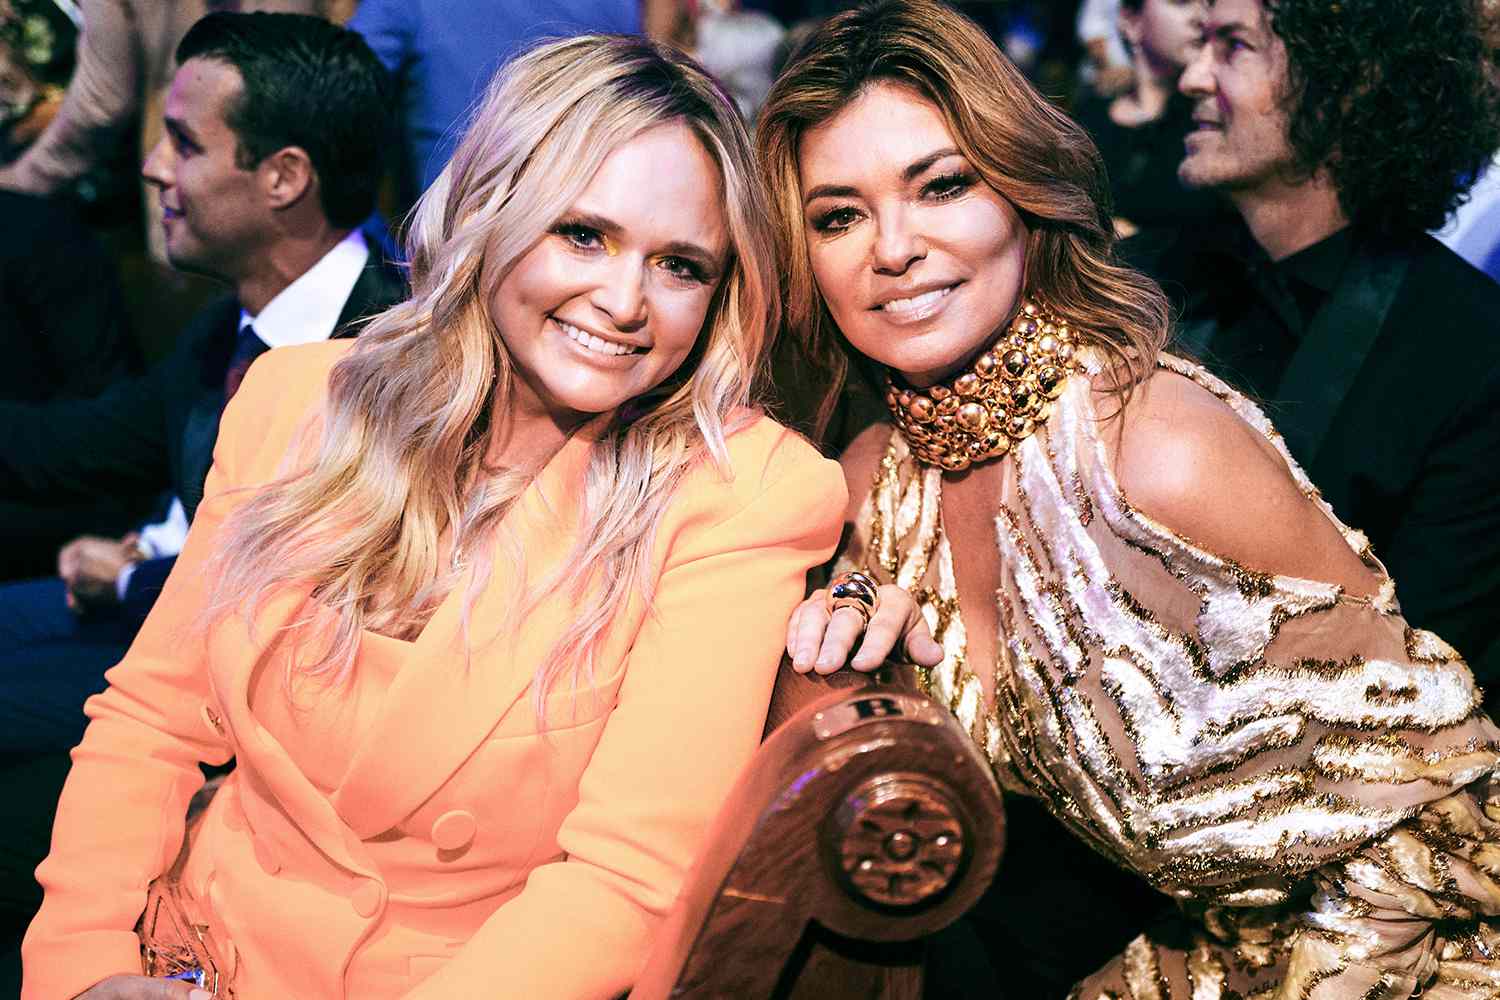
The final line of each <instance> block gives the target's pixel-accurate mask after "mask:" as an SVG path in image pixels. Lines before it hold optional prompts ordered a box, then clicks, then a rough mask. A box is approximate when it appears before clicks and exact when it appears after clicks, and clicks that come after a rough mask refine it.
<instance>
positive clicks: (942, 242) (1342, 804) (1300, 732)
mask: <svg viewBox="0 0 1500 1000" xmlns="http://www.w3.org/2000/svg"><path fill="white" fill-rule="evenodd" d="M801 51H802V53H803V54H802V56H801V58H800V59H799V60H798V61H797V62H795V63H794V64H793V65H792V66H791V67H790V68H788V69H787V70H786V72H785V73H784V75H783V76H782V78H781V79H780V80H779V81H778V82H777V83H776V85H775V86H774V87H773V88H772V91H771V94H770V96H769V98H768V100H767V103H766V106H765V110H764V112H763V115H762V118H761V121H760V124H759V126H758V128H757V132H756V137H757V142H758V143H759V151H760V154H761V158H762V162H763V165H764V167H765V168H766V169H767V171H768V172H769V175H770V177H771V181H772V183H773V185H774V187H775V191H776V195H777V217H778V220H779V222H780V225H781V229H782V236H783V246H784V248H785V249H784V253H785V255H786V262H787V266H788V269H789V273H790V289H789V299H788V310H789V315H790V321H791V326H792V328H793V329H794V330H796V331H797V332H798V333H799V334H800V335H801V336H802V337H803V338H805V341H806V343H807V344H808V346H809V349H810V351H811V352H812V353H813V354H815V355H818V356H822V357H824V358H826V359H828V361H829V362H830V364H831V365H832V367H833V368H834V370H835V371H837V372H842V371H843V370H844V369H845V368H847V367H849V366H850V364H851V363H852V365H853V367H854V368H855V369H856V370H857V371H860V372H868V373H870V374H872V375H874V376H875V377H876V378H877V379H878V380H880V381H881V382H882V383H883V392H884V397H885V399H886V402H887V404H888V406H889V413H890V422H889V423H886V424H882V425H878V426H876V427H872V428H871V429H869V430H868V431H866V432H865V433H863V434H862V435H860V436H859V437H858V438H856V439H855V440H854V441H853V443H852V444H851V445H850V446H849V447H848V449H847V451H846V452H845V454H844V456H843V459H842V462H843V465H844V470H845V475H846V477H847V479H848V482H849V484H850V492H851V494H853V496H852V497H851V503H850V507H849V508H848V511H847V519H848V521H849V522H850V529H851V530H850V540H849V542H848V543H847V545H846V546H845V548H844V549H843V551H842V553H841V556H840V561H841V565H842V567H845V568H859V569H863V570H864V571H865V573H867V574H869V575H870V576H871V577H873V578H874V581H875V583H877V584H883V585H885V586H884V590H883V591H882V596H883V598H885V600H884V602H883V603H884V604H885V605H886V607H884V608H881V609H879V610H876V611H875V613H874V619H873V620H872V621H871V624H870V632H871V635H872V636H873V637H874V638H875V639H876V640H877V641H876V643H875V645H877V646H882V645H883V646H884V647H887V648H888V647H889V646H890V643H891V639H892V637H893V636H894V635H895V634H897V633H898V632H900V631H904V630H905V626H906V624H907V623H906V622H904V621H903V619H904V617H905V615H906V613H907V608H908V604H907V603H906V601H905V600H904V599H903V598H902V596H901V591H900V590H899V589H896V588H895V587H893V586H892V585H899V587H901V588H906V589H907V590H909V591H910V592H911V593H912V594H913V595H914V597H915V600H916V603H917V605H918V606H919V607H920V610H921V612H922V614H923V616H924V620H925V623H926V624H927V625H928V626H930V627H931V629H932V632H933V634H934V637H935V638H936V640H937V642H938V643H939V645H940V646H941V650H940V655H939V656H934V657H928V659H929V662H931V661H933V660H936V662H935V663H933V665H932V666H931V668H930V669H929V670H927V671H925V673H924V675H923V680H924V683H925V685H926V687H927V689H928V690H929V691H930V692H931V693H932V694H933V695H934V696H935V697H937V698H938V699H939V700H941V701H942V702H944V703H946V704H948V705H950V706H951V707H952V709H953V710H954V712H955V713H956V714H957V716H958V718H959V719H960V720H961V721H962V722H963V723H964V724H965V725H966V726H967V727H968V728H969V729H970V731H971V732H972V734H973V737H974V739H975V740H976V741H977V742H978V743H979V745H980V746H981V747H983V749H984V750H985V752H986V753H987V754H988V755H989V757H990V759H991V761H992V762H993V764H994V767H995V771H996V774H997V775H998V777H999V779H1000V781H1001V782H1002V783H1003V784H1004V785H1005V786H1006V787H1007V788H1008V789H1010V790H1012V791H1014V792H1016V793H1019V794H1022V795H1028V796H1034V797H1036V798H1038V799H1040V800H1041V801H1042V802H1043V803H1045V805H1046V807H1047V809H1048V810H1049V811H1050V812H1051V813H1052V814H1053V815H1054V816H1055V817H1056V818H1057V819H1058V820H1060V821H1061V823H1062V824H1063V825H1064V826H1065V827H1067V828H1068V830H1070V831H1071V832H1072V833H1073V834H1074V835H1075V836H1076V837H1078V838H1079V839H1081V840H1082V841H1083V842H1085V843H1087V844H1089V845H1091V846H1092V847H1094V848H1095V849H1096V850H1097V851H1099V852H1100V853H1102V854H1103V855H1104V856H1105V857H1107V858H1108V859H1110V860H1111V861H1112V862H1113V863H1114V864H1116V865H1118V866H1120V867H1122V868H1125V869H1128V870H1130V871H1133V872H1135V873H1136V874H1138V875H1139V876H1142V877H1143V878H1144V879H1145V880H1146V881H1147V882H1149V883H1150V884H1151V885H1152V886H1153V887H1155V888H1156V889H1158V890H1160V891H1161V892H1162V893H1165V894H1166V895H1167V896H1168V897H1170V898H1171V899H1172V900H1174V901H1175V902H1176V903H1178V904H1179V906H1180V908H1181V910H1182V916H1183V918H1184V919H1183V920H1182V921H1179V922H1175V923H1172V924H1170V925H1168V926H1165V927H1158V928H1154V929H1151V930H1147V932H1146V933H1144V934H1142V935H1141V936H1139V937H1137V938H1135V939H1134V940H1133V941H1131V942H1130V943H1129V944H1128V945H1127V946H1126V947H1125V949H1124V952H1123V955H1122V956H1121V957H1120V958H1118V959H1116V960H1115V961H1113V962H1111V963H1109V964H1108V965H1107V966H1106V967H1105V968H1104V969H1103V970H1102V971H1100V972H1098V973H1097V974H1096V975H1094V976H1092V977H1090V978H1088V979H1087V980H1086V981H1085V982H1083V983H1082V984H1080V985H1079V987H1078V988H1077V990H1076V994H1075V995H1076V996H1079V997H1087V998H1104V997H1137V998H1139V997H1162V998H1167V997H1172V998H1188V997H1191V998H1195V1000H1196V998H1206V997H1232V996H1242V997H1252V996H1253V997H1275V998H1278V1000H1293V998H1296V1000H1336V998H1337V1000H1344V998H1348V1000H1353V998H1367V997H1384V998H1396V997H1408V996H1415V995H1417V994H1422V995H1424V996H1426V997H1429V998H1431V997H1442V998H1444V1000H1459V998H1479V997H1493V996H1494V995H1495V992H1496V989H1497V987H1500V960H1497V959H1496V958H1495V957H1494V956H1496V955H1500V925H1497V924H1496V923H1494V922H1493V921H1492V918H1493V917H1495V915H1497V914H1500V881H1497V876H1500V863H1497V860H1500V824H1497V821H1500V794H1497V793H1500V789H1497V788H1496V786H1495V784H1494V778H1493V776H1494V775H1495V773H1496V771H1497V767H1500V731H1497V729H1496V727H1495V726H1494V725H1493V724H1492V723H1491V722H1490V720H1489V719H1488V718H1486V717H1485V716H1484V715H1483V713H1482V712H1481V711H1480V710H1479V695H1478V693H1477V691H1476V690H1475V687H1474V684H1473V678H1472V677H1471V676H1470V674H1469V671H1468V668H1467V667H1466V666H1465V665H1464V664H1463V662H1462V661H1461V660H1460V659H1459V658H1458V656H1457V654H1456V653H1454V651H1453V650H1452V649H1451V648H1450V647H1449V646H1448V645H1447V644H1446V643H1444V642H1443V641H1442V640H1441V639H1439V638H1438V637H1437V636H1435V635H1432V634H1431V633H1428V632H1423V631H1421V630H1418V629H1413V628H1411V627H1409V626H1408V625H1407V624H1406V622H1405V621H1404V620H1403V619H1402V617H1401V614H1400V610H1399V608H1398V607H1397V605H1396V602H1395V598H1394V587H1393V585H1392V582H1391V580H1390V578H1389V577H1388V576H1387V575H1386V573H1385V571H1384V569H1383V567H1382V566H1381V564H1380V563H1379V562H1378V561H1377V560H1376V558H1375V556H1374V554H1372V553H1371V552H1370V550H1369V546H1368V544H1367V543H1366V542H1365V541H1364V539H1363V536H1362V535H1360V533H1359V532H1357V531H1354V530H1352V529H1350V528H1348V527H1346V526H1344V525H1343V524H1341V523H1340V522H1339V521H1338V519H1337V518H1336V517H1335V516H1334V514H1333V512H1332V511H1331V510H1330V509H1329V508H1328V506H1327V505H1326V504H1325V503H1324V502H1323V501H1322V499H1321V498H1320V497H1319V495H1318V492H1317V490H1316V489H1315V488H1314V487H1313V485H1312V484H1311V483H1309V482H1308V481H1307V479H1306V477H1305V476H1304V475H1303V474H1302V472H1301V470H1300V469H1299V468H1298V467H1297V466H1296V464H1295V463H1294V462H1293V461H1292V460H1291V459H1290V457H1289V456H1288V455H1287V452H1286V450H1285V448H1284V447H1283V446H1282V443H1281V440H1280V437H1279V436H1278V435H1277V434H1276V432H1275V430H1274V429H1273V428H1272V427H1271V426H1270V425H1269V424H1268V423H1267V421H1266V419H1265V417H1264V416H1263V415H1262V414H1261V413H1260V412H1259V411H1258V410H1257V409H1256V408H1255V407H1254V406H1253V405H1252V404H1250V403H1249V402H1247V401H1246V400H1245V399H1244V398H1243V397H1241V396H1239V395H1238V394H1236V393H1235V392H1233V391H1232V390H1230V389H1229V388H1227V387H1226V386H1225V385H1223V384H1222V383H1220V382H1218V381H1216V380H1215V379H1213V378H1212V377H1210V376H1209V375H1207V374H1205V373H1204V372H1203V371H1202V370H1201V369H1199V368H1197V367H1195V366H1193V365H1191V364H1188V363H1186V362H1183V361H1181V360H1178V359H1176V358H1173V357H1171V356H1170V355H1168V354H1164V353H1161V352H1160V348H1161V344H1162V341H1163V339H1164V337H1165V332H1166V326H1167V316H1166V309H1165V307H1164V304H1163V300H1162V297H1161V294H1160V292H1159V291H1158V290H1157V288H1156V287H1155V286H1154V285H1152V284H1151V283H1149V282H1148V281H1146V280H1144V279H1143V278H1141V277H1140V276H1138V275H1136V274H1133V273H1132V272H1130V271H1128V270H1126V269H1123V268H1121V267H1120V266H1118V265H1117V264H1115V263H1114V262H1113V259H1112V256H1111V251H1110V244H1111V240H1112V236H1111V229H1110V224H1109V218H1108V216H1107V214H1106V211H1105V207H1104V206H1105V203H1106V201H1105V199H1104V197H1103V196H1102V195H1103V183H1104V179H1103V175H1102V170H1101V168H1100V165H1099V159H1098V154H1097V153H1096V152H1095V150H1094V148H1093V146H1092V144H1091V143H1090V142H1089V141H1088V140H1087V138H1086V137H1085V136H1084V135H1083V134H1082V132H1081V131H1080V130H1079V128H1078V127H1077V126H1076V125H1075V124H1074V123H1072V122H1071V121H1069V120H1068V119H1067V118H1065V117H1064V116H1062V115H1061V114H1060V113H1058V112H1057V111H1056V110H1054V109H1053V108H1052V107H1051V106H1050V105H1049V104H1048V103H1047V102H1046V101H1045V100H1044V99H1043V98H1042V97H1041V96H1040V95H1038V94H1037V93H1036V92H1035V91H1034V90H1033V89H1032V88H1031V87H1030V86H1029V85H1028V84H1027V83H1026V82H1025V80H1024V79H1023V78H1022V77H1021V76H1020V75H1019V74H1018V73H1017V72H1016V71H1015V69H1014V67H1012V66H1011V65H1010V64H1009V63H1008V62H1006V61H1005V59H1004V58H1003V57H1002V56H1001V55H1000V53H999V52H998V51H997V50H996V49H995V47H994V45H993V44H992V43H991V42H990V41H989V39H988V38H986V37H985V36H984V34H983V33H982V32H981V31H979V30H978V29H977V28H976V27H975V26H974V25H972V24H971V23H969V22H968V21H966V20H965V19H964V18H962V17H961V16H959V15H958V14H957V13H955V12H954V11H952V10H951V9H949V8H947V7H944V6H942V5H941V4H938V3H936V2H933V0H884V2H881V3H877V4H873V5H870V6H866V7H862V8H860V9H859V10H856V11H852V12H849V13H846V14H842V15H839V16H837V17H835V18H833V19H831V20H830V21H829V22H827V23H826V24H825V25H824V26H823V27H822V28H821V29H820V30H819V31H818V33H817V34H815V35H814V37H813V38H811V39H810V40H809V41H808V43H807V44H806V46H805V47H804V48H803V49H802V50H801ZM835 384H836V383H835ZM860 587H861V585H860V582H859V581H858V580H857V579H856V580H855V582H854V584H853V585H850V584H848V583H845V584H844V585H843V588H842V591H841V592H840V595H839V597H838V600H837V601H836V602H835V603H836V604H838V603H843V604H848V603H854V604H856V605H857V604H860V603H862V602H863V603H866V604H867V603H868V602H867V600H866V599H867V598H868V597H869V596H871V595H870V594H868V593H867V592H866V593H861V592H860ZM869 610H870V609H869V608H868V606H866V607H864V608H858V607H856V608H854V609H851V610H845V609H844V608H842V607H835V610H834V612H833V615H832V618H831V621H830V615H829V612H828V611H827V610H826V609H825V607H824V605H823V601H822V599H821V595H816V596H815V599H814V600H812V601H810V602H808V603H806V604H804V605H803V606H802V607H801V608H800V609H799V612H798V614H797V618H796V620H795V621H794V622H793V623H792V626H791V634H790V643H789V648H790V651H791V653H792V655H793V656H794V659H795V660H796V661H797V662H798V664H799V665H800V666H802V667H803V668H804V669H806V668H818V669H834V668H837V666H838V665H839V663H840V662H841V661H842V658H843V655H844V653H845V652H846V651H847V650H848V648H849V646H850V644H851V642H852V640H853V637H854V636H855V635H856V634H857V633H858V632H859V630H860V625H861V618H862V612H868V611H869ZM825 630H826V634H825ZM921 631H922V630H921V629H920V628H918V629H914V630H913V635H912V637H911V638H910V641H909V645H911V646H912V650H911V651H912V652H913V653H914V654H921V655H924V656H925V654H926V653H929V652H935V651H933V650H925V651H924V649H923V647H924V646H925V642H924V641H923V639H922V636H921ZM820 641H822V642H823V643H824V645H823V646H822V647H821V655H820V645H819V643H820ZM866 642H867V643H868V642H869V638H868V637H867V640H866ZM881 652H883V649H870V650H865V649H861V651H860V653H859V654H857V662H858V663H860V664H861V665H862V664H864V663H868V662H870V660H871V659H873V660H875V661H877V662H878V660H879V658H880V653H881ZM1012 864H1020V865H1022V866H1023V867H1024V866H1025V865H1032V866H1035V865H1037V864H1038V859H1037V858H1035V857H1032V858H1028V859H1015V861H1013V863H1012ZM1012 871H1015V868H1014V867H1011V866H1006V867H1003V868H1002V870H1001V873H1000V876H999V880H1000V882H1001V883H1002V887H1003V883H1004V882H1005V880H1006V879H1007V878H1008V877H1011V876H1010V874H1009V873H1010V872H1012ZM1019 877H1022V878H1025V877H1026V872H1025V871H1024V870H1023V871H1020V872H1019ZM1073 891H1075V892H1076V893H1077V894H1078V896H1079V898H1082V899H1084V900H1085V901H1086V902H1087V904H1088V905H1092V906H1094V907H1095V908H1096V909H1098V910H1101V911H1103V910H1104V909H1105V906H1106V905H1107V904H1104V905H1101V902H1100V901H1099V900H1098V899H1095V898H1091V893H1090V890H1089V887H1088V886H1087V885H1084V886H1081V887H1075V888H1074V890H1073ZM1070 902H1071V901H1070V900H1069V899H1066V898H1058V899H1055V900H1049V899H1046V898H1040V899H1034V900H1032V903H1031V907H1030V909H1029V910H1028V911H1027V912H1026V913H1024V914H1022V918H1023V919H1029V920H1031V921H1033V922H1036V923H1047V922H1049V921H1051V920H1053V919H1054V908H1055V907H1059V906H1060V907H1067V906H1068V905H1070ZM1100 915H1101V917H1107V916H1108V914H1107V913H1102V912H1101V914H1100ZM1141 930H1146V928H1144V927H1142V928H1141ZM1088 937H1089V934H1088V932H1087V931H1085V932H1083V933H1081V934H1079V935H1078V937H1077V939H1076V940H1075V941H1074V947H1075V948H1076V949H1078V950H1080V951H1081V950H1083V949H1086V948H1087V947H1088V946H1089V944H1090V942H1089V941H1088V940H1087V938H1088ZM1027 957H1028V956H1027V955H1026V954H1025V952H1024V950H1023V949H1021V948H1014V947H1013V949H1012V951H1011V953H1010V955H1009V956H1007V958H1009V959H1010V960H1011V961H1013V962H1014V963H1015V964H1021V963H1023V962H1025V961H1026V959H1027ZM1002 961H1004V959H1003V960H1002ZM1010 968H1011V965H1010V964H1002V965H1000V966H998V970H999V972H1000V979H1001V986H1002V989H1003V990H1004V991H1005V992H1006V993H1007V994H1009V993H1011V992H1014V993H1016V994H1017V995H1028V996H1031V995H1035V996H1042V995H1046V994H1044V993H1042V992H1040V991H1030V990H1028V989H1026V988H1025V987H1017V986H1016V984H1015V983H1012V982H1009V981H1007V978H1006V973H1007V971H1008V970H1009V969H1010Z"/></svg>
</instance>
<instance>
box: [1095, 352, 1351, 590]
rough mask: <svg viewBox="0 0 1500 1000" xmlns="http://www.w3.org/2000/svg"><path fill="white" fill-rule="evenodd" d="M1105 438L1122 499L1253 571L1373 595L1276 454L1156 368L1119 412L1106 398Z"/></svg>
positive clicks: (1210, 398)
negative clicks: (1316, 582) (1313, 581)
mask: <svg viewBox="0 0 1500 1000" xmlns="http://www.w3.org/2000/svg"><path fill="white" fill-rule="evenodd" d="M1099 409H1100V412H1101V414H1105V415H1110V414H1113V415H1112V416H1107V417H1106V424H1105V426H1104V428H1103V433H1104V440H1105V442H1106V445H1107V447H1108V449H1109V454H1110V458H1111V460H1112V461H1113V463H1114V469H1115V478H1116V479H1117V481H1118V482H1119V484H1120V488H1121V490H1122V491H1123V492H1124V494H1125V496H1126V498H1127V499H1128V500H1129V501H1130V503H1131V504H1132V505H1133V506H1134V507H1135V508H1136V509H1137V510H1140V511H1141V512H1143V513H1145V514H1146V515H1147V516H1149V517H1151V518H1152V519H1153V520H1155V521H1157V522H1159V523H1160V524H1162V525H1164V526H1166V527H1168V528H1170V529H1171V530H1172V531H1173V532H1175V533H1176V534H1178V535H1181V536H1183V537H1184V538H1187V539H1189V540H1191V541H1192V542H1194V543H1195V544H1197V545H1199V546H1201V547H1203V548H1205V549H1208V550H1209V551H1211V552H1215V553H1217V554H1219V555H1223V556H1226V557H1228V558H1230V559H1233V560H1235V561H1236V562H1238V563H1241V564H1242V565H1244V566H1247V567H1249V568H1252V569H1256V570H1261V571H1264V572H1269V573H1279V574H1283V575H1288V576H1295V577H1303V578H1306V579H1312V580H1321V581H1326V582H1330V583H1337V584H1340V585H1342V586H1343V587H1345V588H1346V589H1347V590H1348V591H1349V592H1350V593H1354V594H1370V593H1373V592H1374V590H1375V588H1376V586H1377V583H1378V580H1377V577H1376V575H1375V574H1374V572H1373V571H1371V570H1370V569H1369V568H1368V567H1366V566H1365V564H1364V563H1363V562H1362V561H1361V560H1360V559H1359V557H1358V556H1357V555H1356V554H1355V553H1354V552H1353V551H1352V550H1351V549H1350V548H1349V546H1348V545H1347V544H1346V543H1345V542H1344V539H1343V536H1342V535H1341V534H1340V533H1339V530H1338V528H1337V527H1336V526H1335V525H1334V524H1333V522H1332V521H1330V520H1329V519H1328V518H1327V517H1325V516H1324V514H1323V512H1322V510H1321V509H1320V508H1319V506H1318V505H1317V504H1316V503H1315V502H1314V501H1312V500H1311V499H1309V498H1308V497H1307V496H1305V495H1304V494H1303V492H1302V490H1301V488H1300V487H1299V486H1298V484H1297V482H1296V480H1294V479H1293V478H1292V475H1291V471H1290V469H1288V467H1287V465H1286V462H1285V461H1284V460H1283V459H1282V457H1281V455H1280V453H1279V452H1278V451H1277V450H1276V448H1275V447H1274V446H1273V445H1272V444H1271V442H1270V441H1268V440H1267V439H1266V438H1265V437H1264V436H1263V435H1262V434H1261V433H1260V432H1258V431H1257V430H1256V429H1255V428H1254V427H1252V426H1250V425H1249V424H1248V423H1246V422H1245V421H1244V420H1242V419H1241V418H1240V416H1239V414H1237V413H1235V412H1234V410H1232V409H1231V408H1230V407H1229V405H1228V404H1226V403H1225V402H1223V401H1222V400H1220V399H1218V398H1217V397H1215V396H1214V395H1213V394H1212V393H1210V392H1209V391H1208V390H1207V389H1204V388H1203V387H1202V386H1200V385H1198V384H1197V383H1195V382H1193V381H1192V380H1191V379H1188V378H1185V377H1184V376H1182V375H1178V374H1176V373H1175V372H1170V371H1164V370H1158V371H1157V372H1156V373H1155V374H1154V375H1152V376H1151V377H1150V378H1149V379H1147V380H1146V381H1145V382H1144V383H1142V384H1141V385H1140V386H1139V387H1138V388H1137V390H1136V392H1135V394H1134V395H1133V396H1131V398H1130V401H1129V402H1128V404H1127V405H1126V406H1125V407H1124V409H1123V410H1121V411H1119V412H1118V413H1115V411H1116V410H1117V409H1118V407H1117V406H1116V404H1115V403H1114V402H1113V401H1112V400H1110V401H1104V402H1101V403H1100V406H1099Z"/></svg>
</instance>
